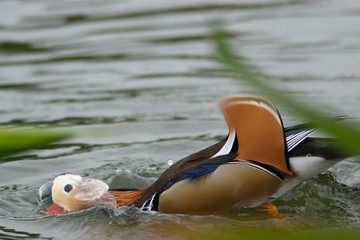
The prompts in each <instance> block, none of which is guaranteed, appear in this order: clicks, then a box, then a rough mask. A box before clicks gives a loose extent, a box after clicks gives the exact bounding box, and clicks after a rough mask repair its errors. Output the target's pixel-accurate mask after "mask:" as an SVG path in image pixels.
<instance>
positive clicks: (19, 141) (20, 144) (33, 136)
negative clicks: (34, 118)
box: [0, 128, 70, 161]
mask: <svg viewBox="0 0 360 240" xmlns="http://www.w3.org/2000/svg"><path fill="white" fill-rule="evenodd" d="M69 136H70V133H69V132H65V131H59V130H51V129H35V128H32V129H10V128H2V129H1V128H0V161H4V157H7V156H9V155H12V154H15V153H19V152H22V151H25V150H29V149H33V148H36V147H39V146H41V145H44V144H47V143H51V142H54V141H58V140H61V139H64V138H66V137H69Z"/></svg>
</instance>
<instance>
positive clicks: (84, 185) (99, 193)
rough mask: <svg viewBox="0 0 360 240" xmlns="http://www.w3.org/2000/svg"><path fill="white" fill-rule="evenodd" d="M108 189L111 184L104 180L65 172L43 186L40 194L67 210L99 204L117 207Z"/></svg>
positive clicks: (46, 199) (43, 198)
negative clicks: (85, 177)
mask: <svg viewBox="0 0 360 240" xmlns="http://www.w3.org/2000/svg"><path fill="white" fill-rule="evenodd" d="M50 189H51V190H50ZM108 189H109V186H108V185H107V184H106V183H104V182H102V181H99V180H96V179H84V178H82V177H81V176H79V175H76V174H63V175H60V176H57V177H56V178H55V179H54V180H53V181H52V184H51V182H50V183H49V182H48V183H45V184H44V185H43V186H41V187H40V189H39V195H40V199H41V200H42V201H43V202H47V203H51V201H52V202H53V203H54V204H56V205H58V206H60V207H61V208H62V209H64V211H65V212H76V211H80V210H83V209H86V208H90V207H93V206H98V205H105V206H110V207H115V206H116V200H115V198H114V197H113V196H112V195H111V194H110V193H109V192H108ZM50 200H51V201H50Z"/></svg>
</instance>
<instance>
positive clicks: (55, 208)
mask: <svg viewBox="0 0 360 240" xmlns="http://www.w3.org/2000/svg"><path fill="white" fill-rule="evenodd" d="M46 213H47V214H48V215H54V214H65V213H66V212H65V210H64V209H63V208H62V207H60V206H59V205H57V204H56V203H53V204H51V205H50V206H49V207H47V208H46Z"/></svg>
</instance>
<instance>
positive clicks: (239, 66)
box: [213, 24, 360, 155]
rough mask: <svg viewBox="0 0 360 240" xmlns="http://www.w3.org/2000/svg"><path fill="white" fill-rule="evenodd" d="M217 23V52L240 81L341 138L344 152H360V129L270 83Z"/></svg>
mask: <svg viewBox="0 0 360 240" xmlns="http://www.w3.org/2000/svg"><path fill="white" fill-rule="evenodd" d="M214 26H215V27H214V32H213V39H214V43H215V50H216V55H217V57H218V58H219V60H220V61H221V62H222V63H223V64H224V65H225V66H226V67H228V69H229V70H230V71H232V72H233V73H234V74H236V76H237V79H238V80H241V81H243V82H246V83H249V84H250V85H252V86H253V87H255V88H256V89H257V90H259V91H261V92H262V93H263V94H265V95H267V96H268V97H269V98H270V99H272V100H274V101H278V102H279V103H281V104H283V105H284V106H286V107H288V108H290V109H291V110H293V111H294V112H295V113H297V114H299V115H300V116H301V117H303V118H306V119H307V120H309V121H310V122H311V126H312V127H317V128H321V129H323V130H325V131H326V132H328V133H329V134H331V135H333V136H334V137H337V138H338V139H339V147H341V148H342V149H343V150H344V151H346V152H348V153H351V154H356V155H357V154H360V146H359V145H360V132H359V130H358V129H357V128H356V127H355V125H350V124H349V123H342V122H335V121H333V120H331V118H328V117H325V116H323V115H322V114H319V113H318V111H317V110H316V109H315V108H310V107H308V106H305V105H304V104H302V103H300V102H299V101H297V100H296V99H294V98H292V97H290V96H289V95H287V94H285V93H283V92H281V91H280V90H278V89H276V88H275V87H273V85H272V84H271V82H269V81H267V79H266V78H265V77H264V76H263V75H262V74H261V73H259V72H257V71H256V70H254V69H253V68H252V67H250V66H249V64H248V62H249V61H248V59H246V58H245V57H244V56H241V55H235V53H234V48H232V47H231V46H230V44H229V42H228V41H227V38H226V35H225V34H223V31H222V30H221V28H220V27H219V25H218V24H217V25H214Z"/></svg>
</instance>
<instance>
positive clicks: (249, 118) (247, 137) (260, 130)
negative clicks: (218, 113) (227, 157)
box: [220, 97, 293, 175]
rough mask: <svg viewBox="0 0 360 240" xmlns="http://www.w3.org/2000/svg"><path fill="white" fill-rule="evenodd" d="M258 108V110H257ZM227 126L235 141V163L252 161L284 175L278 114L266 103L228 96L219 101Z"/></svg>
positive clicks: (285, 167)
mask: <svg viewBox="0 0 360 240" xmlns="http://www.w3.org/2000/svg"><path fill="white" fill-rule="evenodd" d="M259 106H262V107H259ZM220 107H221V110H222V111H223V113H224V116H225V118H226V121H227V123H228V126H229V131H230V132H232V131H235V132H236V133H237V134H236V136H237V140H238V145H239V146H238V156H237V158H236V159H239V160H256V161H257V162H260V163H264V164H268V165H271V166H274V167H276V168H278V169H280V170H281V171H283V172H284V173H286V174H288V175H292V174H293V173H292V172H291V170H290V169H289V166H288V163H287V158H286V154H285V152H286V141H285V136H284V131H283V125H282V121H281V118H280V115H279V113H278V111H277V109H276V108H275V107H273V106H272V105H271V104H270V103H268V102H266V101H264V100H261V99H257V98H251V97H229V98H225V99H223V100H222V101H220Z"/></svg>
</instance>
